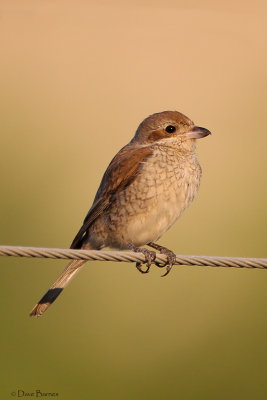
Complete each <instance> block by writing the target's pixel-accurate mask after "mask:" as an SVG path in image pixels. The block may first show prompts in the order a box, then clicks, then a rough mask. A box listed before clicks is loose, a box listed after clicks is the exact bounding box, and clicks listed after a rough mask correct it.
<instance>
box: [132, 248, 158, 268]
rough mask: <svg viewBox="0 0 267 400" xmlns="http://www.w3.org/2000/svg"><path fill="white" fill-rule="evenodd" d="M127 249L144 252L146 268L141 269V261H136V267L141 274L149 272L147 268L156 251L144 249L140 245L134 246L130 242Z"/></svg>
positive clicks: (152, 260)
mask: <svg viewBox="0 0 267 400" xmlns="http://www.w3.org/2000/svg"><path fill="white" fill-rule="evenodd" d="M128 247H129V249H131V250H132V251H134V252H135V253H142V254H144V256H145V258H146V261H145V263H146V269H145V270H143V269H142V267H141V266H142V263H141V262H137V263H136V268H137V269H138V271H140V272H141V273H142V274H147V273H148V272H149V269H150V267H151V264H152V263H153V262H154V261H155V258H156V252H155V251H151V250H148V249H144V248H142V247H136V246H134V245H133V244H132V243H129V244H128Z"/></svg>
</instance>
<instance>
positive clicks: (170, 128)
mask: <svg viewBox="0 0 267 400" xmlns="http://www.w3.org/2000/svg"><path fill="white" fill-rule="evenodd" d="M165 131H166V132H168V133H173V132H175V131H176V128H175V126H173V125H168V126H166V128H165Z"/></svg>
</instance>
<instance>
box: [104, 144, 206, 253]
mask: <svg viewBox="0 0 267 400" xmlns="http://www.w3.org/2000/svg"><path fill="white" fill-rule="evenodd" d="M200 177H201V169H200V166H199V164H198V162H197V159H196V157H195V156H194V155H193V156H192V155H190V157H185V156H184V155H180V154H179V153H177V152H175V151H174V150H171V151H166V150H162V149H160V148H159V149H156V150H155V151H154V153H153V154H152V156H150V157H149V158H148V159H147V160H146V161H144V162H143V163H142V166H141V169H140V173H139V174H138V176H137V177H136V178H135V180H133V182H132V183H131V184H130V185H129V186H127V187H126V188H125V189H124V190H123V191H121V192H120V193H118V194H117V196H116V200H115V201H114V204H113V205H112V207H111V208H110V210H109V214H108V215H107V219H108V227H109V230H110V232H111V235H110V238H111V237H112V238H113V239H112V240H114V238H115V237H116V236H117V238H116V239H115V241H116V240H121V243H120V245H119V246H118V245H115V243H113V245H112V244H109V245H110V246H111V247H120V248H122V247H123V245H122V243H127V242H132V243H133V244H135V245H136V246H142V245H144V244H146V243H148V242H151V241H156V240H157V239H158V238H159V237H160V236H161V235H162V234H163V233H164V232H166V231H167V230H168V229H169V228H170V227H171V226H172V224H173V223H174V222H175V221H176V220H177V218H178V217H179V216H180V215H181V213H182V212H183V211H184V209H185V208H186V207H187V206H188V205H189V204H190V203H191V202H192V200H193V199H194V197H195V195H196V193H197V190H198V187H199V183H200ZM125 247H126V246H125Z"/></svg>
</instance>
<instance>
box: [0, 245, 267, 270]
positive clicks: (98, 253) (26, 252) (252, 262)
mask: <svg viewBox="0 0 267 400" xmlns="http://www.w3.org/2000/svg"><path fill="white" fill-rule="evenodd" d="M0 256H15V257H39V258H63V259H72V260H78V259H81V260H87V261H94V260H96V261H123V262H138V261H139V262H145V256H144V255H143V254H142V253H134V252H132V251H102V250H73V249H57V248H46V247H24V246H0ZM155 261H156V262H158V263H160V264H165V263H166V261H167V258H166V255H163V254H157V257H156V260H155ZM175 264H176V265H197V266H206V267H235V268H261V269H267V258H242V257H215V256H190V255H180V254H177V255H176V262H175Z"/></svg>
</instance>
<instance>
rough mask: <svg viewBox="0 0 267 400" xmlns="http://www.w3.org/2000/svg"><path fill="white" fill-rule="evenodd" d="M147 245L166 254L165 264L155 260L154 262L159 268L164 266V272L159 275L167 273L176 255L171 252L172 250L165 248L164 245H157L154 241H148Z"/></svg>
mask: <svg viewBox="0 0 267 400" xmlns="http://www.w3.org/2000/svg"><path fill="white" fill-rule="evenodd" d="M148 245H149V246H151V247H153V248H154V249H156V250H159V251H160V253H161V254H165V255H166V257H167V261H166V263H165V264H160V263H158V262H156V263H155V264H156V266H157V267H159V268H163V267H166V272H165V273H164V274H163V275H161V276H162V277H163V276H166V275H168V273H169V272H170V270H171V269H172V266H173V265H174V264H175V261H176V255H175V254H174V253H173V251H171V250H169V249H167V248H166V247H164V246H160V245H158V244H156V243H149V244H148Z"/></svg>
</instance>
